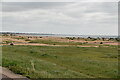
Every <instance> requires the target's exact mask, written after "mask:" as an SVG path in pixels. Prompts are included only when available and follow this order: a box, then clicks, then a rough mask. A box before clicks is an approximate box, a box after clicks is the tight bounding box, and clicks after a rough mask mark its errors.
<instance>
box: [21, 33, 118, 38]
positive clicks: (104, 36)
mask: <svg viewBox="0 0 120 80" xmlns="http://www.w3.org/2000/svg"><path fill="white" fill-rule="evenodd" d="M19 35H26V36H51V37H81V38H88V37H92V38H98V37H99V38H117V37H118V36H112V35H65V34H19Z"/></svg>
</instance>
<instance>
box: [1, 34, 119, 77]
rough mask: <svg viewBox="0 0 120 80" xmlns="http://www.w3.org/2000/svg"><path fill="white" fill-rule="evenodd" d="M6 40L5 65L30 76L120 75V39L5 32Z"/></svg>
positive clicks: (4, 37) (3, 57)
mask: <svg viewBox="0 0 120 80" xmlns="http://www.w3.org/2000/svg"><path fill="white" fill-rule="evenodd" d="M2 42H3V43H2V44H3V47H2V50H3V56H2V60H3V65H2V66H4V67H6V68H8V69H10V70H11V71H13V72H14V73H17V74H21V75H23V76H26V77H28V78H34V79H38V78H117V77H118V46H117V45H116V44H117V42H116V41H102V40H95V41H93V40H91V39H87V40H85V39H73V40H71V39H67V38H60V37H59V38H57V37H34V38H33V37H32V38H28V37H26V36H13V37H10V36H7V37H6V36H3V41H2ZM11 42H13V43H14V45H13V46H11V45H9V44H10V43H11ZM101 42H102V43H101ZM100 43H101V44H100ZM19 44H21V45H19ZM30 44H31V45H30ZM33 44H34V45H33ZM35 44H37V45H35Z"/></svg>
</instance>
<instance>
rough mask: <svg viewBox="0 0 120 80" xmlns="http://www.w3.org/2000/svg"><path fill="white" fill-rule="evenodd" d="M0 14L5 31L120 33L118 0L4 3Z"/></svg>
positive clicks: (77, 33)
mask: <svg viewBox="0 0 120 80" xmlns="http://www.w3.org/2000/svg"><path fill="white" fill-rule="evenodd" d="M0 6H1V5H0ZM0 14H1V15H2V31H15V32H39V33H54V34H73V35H117V34H118V3H117V2H3V3H2V12H0Z"/></svg>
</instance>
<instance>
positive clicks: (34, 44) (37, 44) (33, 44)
mask: <svg viewBox="0 0 120 80" xmlns="http://www.w3.org/2000/svg"><path fill="white" fill-rule="evenodd" d="M3 45H9V44H3ZM14 45H31V46H63V47H68V46H77V47H99V46H88V45H85V46H84V45H83V46H82V45H50V44H39V43H14Z"/></svg>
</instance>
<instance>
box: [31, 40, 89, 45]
mask: <svg viewBox="0 0 120 80" xmlns="http://www.w3.org/2000/svg"><path fill="white" fill-rule="evenodd" d="M29 43H42V44H50V45H90V44H88V43H86V42H84V43H81V42H60V41H52V40H40V39H38V40H30V42H29Z"/></svg>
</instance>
